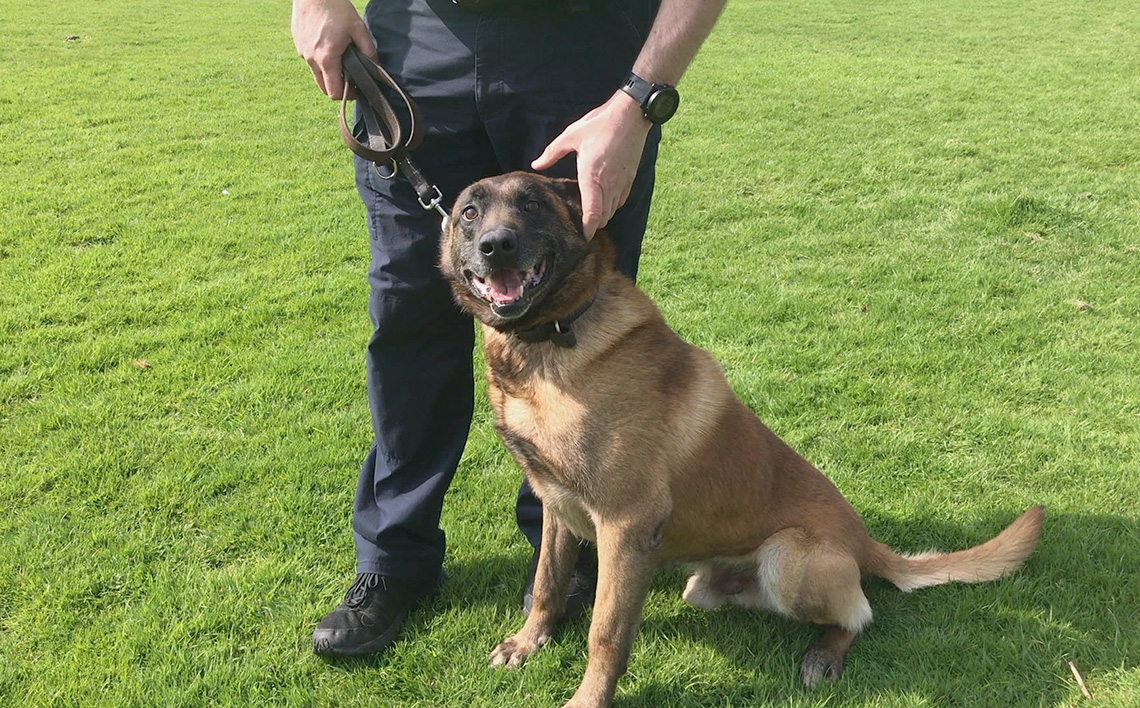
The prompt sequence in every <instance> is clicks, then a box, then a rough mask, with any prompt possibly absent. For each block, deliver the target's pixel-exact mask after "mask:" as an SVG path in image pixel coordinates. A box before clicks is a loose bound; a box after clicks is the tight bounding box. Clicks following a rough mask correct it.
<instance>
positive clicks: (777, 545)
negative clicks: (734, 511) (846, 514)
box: [757, 528, 871, 688]
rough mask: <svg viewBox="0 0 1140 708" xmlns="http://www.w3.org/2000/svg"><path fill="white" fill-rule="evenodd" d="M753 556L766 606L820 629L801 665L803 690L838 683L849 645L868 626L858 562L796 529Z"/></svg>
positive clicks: (775, 536)
mask: <svg viewBox="0 0 1140 708" xmlns="http://www.w3.org/2000/svg"><path fill="white" fill-rule="evenodd" d="M757 557H758V559H759V564H758V578H759V580H760V585H761V589H762V596H763V599H764V600H765V601H767V602H770V607H771V608H772V609H774V610H776V611H777V612H779V613H781V614H784V615H787V616H789V617H793V618H795V619H799V620H803V621H805V622H813V623H815V624H820V625H823V626H824V630H823V634H822V635H821V636H820V638H819V640H817V641H816V642H815V643H814V644H813V645H812V646H811V648H809V649H808V651H807V653H806V654H805V655H804V659H803V663H802V664H801V666H800V679H801V680H802V681H803V683H804V686H806V687H808V688H811V687H813V686H815V685H816V684H817V683H818V682H819V680H820V679H821V678H827V679H830V680H833V681H834V680H835V679H837V678H839V675H840V673H842V671H843V662H844V659H845V658H846V656H847V650H848V649H849V648H850V647H851V642H852V641H853V640H854V639H855V635H856V634H858V633H859V632H860V631H861V630H862V629H863V628H864V627H865V626H867V624H869V623H870V622H871V605H870V603H868V602H867V597H866V595H864V594H863V588H862V586H861V585H860V579H861V573H860V571H859V565H858V563H856V561H855V559H854V558H852V557H851V556H850V555H849V554H847V553H846V552H844V551H843V550H842V549H839V548H835V547H834V546H832V545H830V544H828V543H827V542H820V541H817V540H815V539H814V538H813V537H812V536H811V535H810V534H808V533H807V532H806V531H804V530H803V529H798V528H792V529H784V530H782V531H780V532H778V533H776V534H773V535H772V536H771V537H770V538H769V539H768V540H767V541H765V542H764V544H763V545H761V546H760V549H759V550H758V552H757ZM758 604H761V603H758Z"/></svg>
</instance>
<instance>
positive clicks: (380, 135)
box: [340, 44, 424, 164]
mask: <svg viewBox="0 0 1140 708" xmlns="http://www.w3.org/2000/svg"><path fill="white" fill-rule="evenodd" d="M341 65H342V66H343V67H344V80H345V83H346V84H347V85H349V86H352V87H353V88H354V89H355V90H356V95H357V100H358V101H361V102H363V103H364V105H363V106H362V107H361V108H362V110H361V112H360V113H361V115H362V117H363V118H364V123H365V126H366V127H367V128H368V143H367V144H365V143H362V142H361V141H360V140H358V139H357V137H356V136H355V135H353V132H352V128H351V127H349V123H348V91H345V95H344V96H343V97H341V100H340V136H341V137H342V138H343V139H344V143H345V145H347V146H348V148H349V149H350V150H352V151H353V152H354V153H356V154H357V155H360V156H361V157H363V158H364V159H366V160H371V161H372V162H375V163H377V164H380V163H385V162H388V161H389V159H390V158H393V157H395V158H397V159H398V158H399V156H400V155H401V154H403V153H405V152H407V151H409V150H415V149H416V148H417V147H419V145H420V143H422V142H423V140H424V125H423V115H422V114H421V113H420V109H419V107H418V106H417V105H416V104H415V102H414V101H413V100H412V99H411V97H409V96H408V94H407V93H405V92H404V89H402V88H400V85H399V84H397V83H396V80H395V79H393V78H392V76H391V75H390V74H389V73H388V72H387V71H384V67H382V66H380V65H379V64H377V63H376V62H375V61H373V60H372V58H371V57H369V56H368V55H366V54H365V53H364V52H362V51H360V50H359V49H357V47H356V45H354V44H350V45H348V49H346V50H345V52H344V55H343V56H342V57H341ZM378 84H382V85H384V86H387V87H388V88H390V89H392V91H394V92H395V93H396V95H397V96H398V97H399V99H400V102H401V103H403V104H404V106H406V107H407V109H408V126H407V129H406V130H405V127H404V124H403V122H401V121H400V118H399V116H398V115H397V114H396V110H395V109H394V108H393V107H392V104H391V103H390V102H389V101H388V99H387V98H386V97H385V96H384V94H383V93H382V92H381V91H380V87H379V86H378Z"/></svg>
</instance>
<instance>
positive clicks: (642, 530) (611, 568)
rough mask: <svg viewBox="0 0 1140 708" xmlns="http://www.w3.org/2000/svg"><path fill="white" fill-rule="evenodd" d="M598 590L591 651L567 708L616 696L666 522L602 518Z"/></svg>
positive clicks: (596, 707) (593, 707)
mask: <svg viewBox="0 0 1140 708" xmlns="http://www.w3.org/2000/svg"><path fill="white" fill-rule="evenodd" d="M597 536H598V590H597V594H596V595H595V599H594V614H593V618H592V620H591V622H590V654H589V658H588V660H587V662H586V675H585V676H584V677H583V678H582V684H581V685H580V686H579V687H578V690H577V691H576V692H575V693H574V697H573V698H571V699H570V702H569V703H567V704H566V705H565V706H564V708H602V707H603V706H608V705H609V704H610V702H611V701H612V700H613V697H614V689H615V688H616V687H617V681H618V678H619V677H620V676H621V675H622V674H624V673H625V670H626V665H627V664H628V663H629V652H630V649H631V647H632V646H633V638H634V635H636V634H637V627H638V625H640V624H641V610H642V607H643V606H644V604H645V595H646V593H648V592H649V581H650V579H651V578H652V576H653V569H654V567H655V566H656V565H657V561H656V554H657V547H658V545H659V544H660V540H661V526H660V524H658V523H656V522H646V521H645V520H643V519H642V520H638V521H637V522H636V523H634V524H611V525H602V524H599V525H598V528H597Z"/></svg>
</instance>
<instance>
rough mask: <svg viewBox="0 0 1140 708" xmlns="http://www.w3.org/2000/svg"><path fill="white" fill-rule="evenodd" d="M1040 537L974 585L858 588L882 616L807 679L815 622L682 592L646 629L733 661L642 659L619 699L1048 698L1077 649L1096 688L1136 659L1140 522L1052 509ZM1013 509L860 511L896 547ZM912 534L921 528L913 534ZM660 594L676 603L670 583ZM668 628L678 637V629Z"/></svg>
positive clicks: (979, 533) (942, 543)
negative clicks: (957, 519) (962, 518)
mask: <svg viewBox="0 0 1140 708" xmlns="http://www.w3.org/2000/svg"><path fill="white" fill-rule="evenodd" d="M1046 514H1047V515H1046V520H1045V526H1044V531H1043V533H1042V538H1041V542H1040V545H1039V546H1038V549H1037V551H1036V553H1034V555H1033V556H1031V557H1030V559H1029V560H1028V561H1027V563H1026V565H1025V566H1024V567H1023V568H1022V569H1021V570H1020V571H1019V572H1018V573H1016V574H1014V575H1011V576H1009V577H1007V578H1003V579H1000V580H997V581H994V582H992V583H984V584H980V585H960V584H952V585H944V586H939V587H934V588H926V589H923V590H918V591H915V592H914V593H911V594H904V593H902V592H900V591H898V590H897V589H896V588H894V586H892V585H890V584H889V583H887V582H886V581H880V580H870V581H867V582H865V583H864V588H865V591H866V594H867V597H868V599H869V600H870V601H871V606H872V608H873V609H874V611H875V621H874V623H873V624H872V625H871V626H870V627H869V628H868V629H867V630H866V631H865V632H864V633H863V634H862V635H861V636H860V637H859V638H858V639H856V641H855V644H854V645H853V646H852V649H851V653H850V654H849V656H848V660H847V665H846V668H845V671H844V674H843V676H842V677H841V678H840V679H839V681H837V682H835V683H834V684H828V683H826V682H825V683H824V685H822V686H820V687H818V688H817V689H815V690H814V691H810V692H809V691H806V690H805V689H803V688H801V687H800V685H799V678H798V671H799V660H800V657H801V655H802V654H803V652H804V650H805V649H806V648H807V646H808V645H809V644H810V643H811V642H812V641H813V640H814V639H815V637H816V635H817V632H818V630H817V629H816V628H815V627H812V626H810V625H806V624H803V623H799V622H794V621H790V620H785V619H782V618H779V617H774V616H772V615H768V614H766V613H761V612H753V611H745V610H740V609H723V610H716V611H713V612H712V613H711V614H709V613H705V612H703V611H701V610H696V609H694V608H689V607H688V606H685V605H683V604H681V603H680V602H677V603H674V604H673V605H672V606H671V607H666V609H665V611H664V613H661V612H652V611H647V613H646V617H645V620H644V622H643V625H642V630H641V637H640V641H642V642H644V643H646V644H657V645H664V644H667V643H668V642H670V641H673V642H677V641H682V642H690V643H692V644H694V645H697V646H699V647H705V648H707V649H709V650H711V651H712V652H713V653H714V654H715V655H716V656H717V657H718V658H719V659H721V660H722V662H723V665H724V666H726V667H727V668H728V670H727V671H725V672H724V675H723V676H718V675H716V674H715V673H712V672H710V671H709V670H708V669H707V667H694V669H693V670H691V671H684V672H683V673H682V674H681V675H676V672H675V675H673V676H664V675H661V674H660V673H659V672H656V671H654V670H653V667H648V668H647V667H646V666H645V665H641V666H640V667H639V666H638V662H637V661H636V653H637V652H636V648H635V652H634V653H635V659H634V662H633V663H631V673H633V674H635V675H636V674H637V673H638V669H639V668H640V669H641V671H642V673H643V674H644V676H643V678H642V679H641V680H637V681H635V682H634V685H633V686H627V687H626V688H625V690H622V689H620V688H619V696H621V697H622V700H620V701H617V702H616V705H621V706H627V707H630V708H632V707H634V706H639V707H640V706H644V707H646V708H648V707H649V706H662V705H669V706H710V705H788V706H791V705H805V704H810V705H818V704H831V703H832V702H833V701H839V702H840V703H848V702H859V703H864V702H866V703H879V702H882V701H883V699H884V697H885V696H894V697H897V698H899V699H900V700H902V701H903V702H906V703H914V704H923V705H925V704H935V705H969V706H979V705H995V706H996V705H1001V706H1014V705H1051V704H1056V703H1059V702H1061V701H1063V700H1066V699H1068V698H1074V697H1076V698H1079V696H1080V693H1079V689H1078V688H1077V684H1076V682H1075V680H1074V679H1073V676H1072V673H1071V671H1070V669H1069V667H1068V662H1069V661H1072V662H1073V664H1074V665H1075V666H1076V667H1078V670H1079V671H1080V672H1081V673H1082V674H1083V678H1084V680H1085V681H1086V682H1088V683H1089V684H1090V688H1092V690H1093V693H1094V694H1095V692H1096V689H1095V684H1096V682H1097V681H1098V680H1099V679H1102V678H1105V677H1106V676H1108V677H1109V678H1108V680H1109V681H1110V682H1111V681H1113V680H1114V679H1113V678H1112V677H1110V676H1109V675H1110V674H1112V673H1113V672H1114V671H1119V670H1120V667H1122V666H1130V667H1134V666H1136V665H1137V663H1138V662H1140V627H1138V624H1137V622H1136V611H1137V609H1138V608H1140V583H1137V581H1136V579H1137V578H1138V577H1140V525H1138V524H1137V522H1136V521H1134V520H1131V519H1125V518H1122V517H1115V516H1097V515H1081V514H1072V513H1060V514H1057V513H1049V512H1048V510H1047V511H1046ZM1014 515H1015V514H1013V513H1011V514H1008V515H1003V516H1002V517H1000V518H997V517H996V516H995V517H994V518H992V519H989V520H981V521H979V522H977V523H976V524H971V525H970V526H969V527H966V528H963V527H956V526H951V525H948V524H942V525H939V524H937V523H936V522H930V521H928V520H926V519H921V520H918V519H915V520H896V519H888V518H882V517H876V516H874V515H864V520H865V521H866V523H867V526H868V529H869V530H870V531H871V534H872V536H874V537H875V538H877V539H879V540H882V541H883V542H886V543H888V544H889V545H891V546H892V547H894V548H897V549H899V550H900V551H921V550H925V549H926V548H928V547H929V546H923V545H922V543H924V542H925V543H931V542H932V541H931V540H933V541H934V542H936V543H935V544H933V545H937V546H938V547H939V548H941V549H943V550H957V549H960V548H966V547H968V546H971V545H974V544H977V543H980V542H982V541H984V540H986V539H988V538H989V537H991V536H993V535H994V534H996V533H997V531H999V530H1000V529H1001V528H1003V527H1004V526H1005V525H1006V524H1007V523H1008V522H1010V521H1012V519H1013V517H1014ZM914 539H922V540H921V541H919V542H918V545H916V542H915V540H914ZM682 586H683V574H682V573H681V572H680V571H678V570H672V571H666V572H664V573H662V574H661V577H659V578H658V580H657V582H656V583H655V584H654V592H655V594H661V593H675V592H678V591H679V589H680V588H681V587H682ZM653 599H656V600H659V604H662V605H668V599H667V598H666V597H664V595H662V596H661V597H659V598H658V597H655V598H653ZM670 638H672V639H670Z"/></svg>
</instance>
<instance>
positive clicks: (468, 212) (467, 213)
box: [463, 204, 479, 221]
mask: <svg viewBox="0 0 1140 708" xmlns="http://www.w3.org/2000/svg"><path fill="white" fill-rule="evenodd" d="M478 216H479V210H478V209H476V208H475V206H474V205H472V204H468V205H467V206H465V207H463V218H464V219H466V220H467V221H474V220H475V218H476V217H478Z"/></svg>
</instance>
